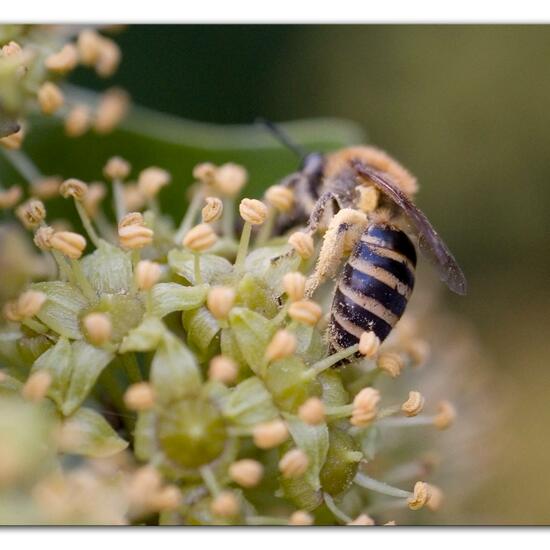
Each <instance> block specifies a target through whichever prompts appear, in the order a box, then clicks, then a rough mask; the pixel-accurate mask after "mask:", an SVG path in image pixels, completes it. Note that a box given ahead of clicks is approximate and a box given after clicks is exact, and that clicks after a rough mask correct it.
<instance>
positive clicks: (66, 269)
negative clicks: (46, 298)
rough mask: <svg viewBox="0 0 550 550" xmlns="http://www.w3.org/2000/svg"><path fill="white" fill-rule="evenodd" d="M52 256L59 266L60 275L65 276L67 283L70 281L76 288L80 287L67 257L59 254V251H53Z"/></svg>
mask: <svg viewBox="0 0 550 550" xmlns="http://www.w3.org/2000/svg"><path fill="white" fill-rule="evenodd" d="M50 252H51V253H52V256H53V258H54V260H55V263H56V264H57V267H58V269H59V273H60V275H63V277H65V279H66V280H67V281H69V282H70V283H71V284H73V285H74V286H78V284H77V281H76V277H75V275H74V273H73V270H72V269H71V266H70V265H69V264H68V263H67V260H66V259H65V256H63V254H61V252H59V250H51V251H50Z"/></svg>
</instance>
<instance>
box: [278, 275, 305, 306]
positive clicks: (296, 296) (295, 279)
mask: <svg viewBox="0 0 550 550" xmlns="http://www.w3.org/2000/svg"><path fill="white" fill-rule="evenodd" d="M283 289H284V291H285V292H286V294H287V296H288V298H289V300H290V301H291V302H296V301H298V300H301V299H302V298H303V297H304V293H305V290H306V278H305V277H304V275H302V274H301V273H300V272H298V271H294V272H291V273H287V274H286V275H285V276H284V277H283Z"/></svg>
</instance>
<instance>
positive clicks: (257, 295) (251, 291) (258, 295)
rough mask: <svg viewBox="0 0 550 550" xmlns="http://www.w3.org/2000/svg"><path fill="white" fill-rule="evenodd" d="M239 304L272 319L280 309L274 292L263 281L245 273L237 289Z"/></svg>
mask: <svg viewBox="0 0 550 550" xmlns="http://www.w3.org/2000/svg"><path fill="white" fill-rule="evenodd" d="M237 304H238V305H240V306H242V307H246V308H248V309H251V310H253V311H255V312H257V313H259V314H260V315H263V316H264V317H267V318H269V319H271V318H272V317H274V316H275V315H276V313H277V310H278V308H279V306H278V303H277V300H276V299H275V296H274V295H273V292H272V291H271V290H270V289H269V288H268V287H267V286H266V284H265V283H264V281H263V279H260V278H258V277H255V276H253V275H251V274H250V273H245V275H244V277H243V278H242V279H241V281H240V282H239V286H238V287H237Z"/></svg>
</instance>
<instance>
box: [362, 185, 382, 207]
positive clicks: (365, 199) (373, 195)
mask: <svg viewBox="0 0 550 550" xmlns="http://www.w3.org/2000/svg"><path fill="white" fill-rule="evenodd" d="M358 192H359V201H358V203H357V206H358V207H359V209H360V210H362V211H363V212H365V214H369V213H370V212H374V211H375V210H376V208H377V207H378V198H379V193H378V189H376V187H372V186H369V187H366V186H364V185H361V186H360V187H359V188H358Z"/></svg>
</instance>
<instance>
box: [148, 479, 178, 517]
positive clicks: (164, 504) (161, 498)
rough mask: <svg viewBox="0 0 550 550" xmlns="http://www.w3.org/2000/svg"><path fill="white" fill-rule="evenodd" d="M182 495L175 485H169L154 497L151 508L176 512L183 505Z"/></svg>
mask: <svg viewBox="0 0 550 550" xmlns="http://www.w3.org/2000/svg"><path fill="white" fill-rule="evenodd" d="M181 499H182V494H181V491H180V490H179V489H178V488H177V487H176V486H175V485H167V486H166V487H163V488H162V489H161V490H160V491H159V492H158V493H155V494H153V495H152V498H151V506H152V508H153V509H155V510H159V511H161V512H162V511H165V510H175V509H177V508H178V506H179V505H180V504H181Z"/></svg>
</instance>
